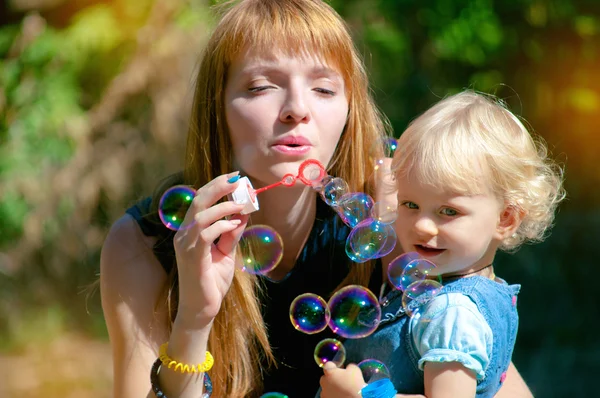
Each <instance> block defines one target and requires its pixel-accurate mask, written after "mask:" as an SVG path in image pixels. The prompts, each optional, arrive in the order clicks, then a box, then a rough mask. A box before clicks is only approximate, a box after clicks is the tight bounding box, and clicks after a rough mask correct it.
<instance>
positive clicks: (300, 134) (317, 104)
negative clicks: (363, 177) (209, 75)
mask: <svg viewBox="0 0 600 398" xmlns="http://www.w3.org/2000/svg"><path fill="white" fill-rule="evenodd" d="M225 107H226V108H225V112H226V117H227V125H228V127H229V134H230V136H231V141H232V143H233V154H234V158H235V161H236V166H237V167H239V168H240V169H241V170H243V172H245V173H246V174H248V175H249V176H250V177H252V178H253V179H254V180H255V181H256V182H259V184H260V185H264V184H271V183H273V182H276V181H279V180H281V178H282V177H283V176H284V175H285V174H288V173H290V174H293V175H297V173H298V167H299V165H300V164H301V163H302V162H303V161H304V160H306V159H317V160H319V161H320V162H321V163H323V165H325V166H327V164H328V163H329V161H330V160H331V157H332V156H333V153H334V151H335V148H336V146H337V143H338V141H339V139H340V136H341V134H342V131H343V129H344V125H345V124H346V118H347V115H348V99H347V97H346V88H345V85H344V80H343V78H342V76H341V75H340V73H339V72H338V71H336V70H335V69H334V68H332V67H331V66H328V65H327V64H326V63H324V62H323V60H321V59H319V58H316V57H311V56H298V57H289V56H287V55H284V54H282V53H278V54H257V53H254V52H252V51H249V52H246V53H244V54H243V55H241V56H240V57H238V59H237V60H236V61H235V62H233V64H232V65H231V67H230V70H229V74H228V81H227V86H226V91H225Z"/></svg>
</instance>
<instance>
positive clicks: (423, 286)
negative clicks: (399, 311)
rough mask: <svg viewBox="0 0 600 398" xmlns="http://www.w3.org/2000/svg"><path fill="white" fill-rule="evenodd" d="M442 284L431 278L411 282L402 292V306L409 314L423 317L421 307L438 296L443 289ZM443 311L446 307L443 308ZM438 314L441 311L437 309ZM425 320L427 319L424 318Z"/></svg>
mask: <svg viewBox="0 0 600 398" xmlns="http://www.w3.org/2000/svg"><path fill="white" fill-rule="evenodd" d="M442 287H443V286H442V284H441V283H439V282H437V281H434V280H430V279H424V280H418V281H415V282H413V283H411V284H410V285H409V286H408V287H407V288H406V289H404V293H403V294H402V308H403V309H404V311H405V313H406V315H408V316H418V317H419V318H420V319H422V317H421V308H423V306H424V305H425V304H427V303H428V302H430V301H431V300H432V299H433V298H434V297H435V296H437V295H438V294H439V293H440V291H441V290H442ZM440 310H441V311H443V310H445V308H441V309H440ZM435 313H436V314H440V313H441V312H438V311H435ZM423 321H425V319H423Z"/></svg>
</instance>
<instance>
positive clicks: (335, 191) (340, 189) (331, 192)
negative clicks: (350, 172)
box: [320, 177, 350, 206]
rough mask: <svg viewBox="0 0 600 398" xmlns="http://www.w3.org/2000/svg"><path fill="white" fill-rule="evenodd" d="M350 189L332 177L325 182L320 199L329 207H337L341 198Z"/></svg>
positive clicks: (343, 182) (344, 183)
mask: <svg viewBox="0 0 600 398" xmlns="http://www.w3.org/2000/svg"><path fill="white" fill-rule="evenodd" d="M349 190H350V188H349V187H348V183H347V182H346V181H345V180H344V179H342V178H339V177H334V178H332V179H330V180H328V181H327V183H326V184H325V185H323V188H322V189H321V191H320V193H321V197H322V198H323V200H324V201H325V203H327V204H328V205H329V206H337V205H338V204H339V202H340V200H341V199H342V197H343V196H344V195H345V194H347V193H348V191H349Z"/></svg>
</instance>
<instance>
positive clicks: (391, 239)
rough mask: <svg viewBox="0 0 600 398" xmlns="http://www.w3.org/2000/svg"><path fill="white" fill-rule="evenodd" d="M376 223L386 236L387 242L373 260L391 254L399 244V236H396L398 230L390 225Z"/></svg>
mask: <svg viewBox="0 0 600 398" xmlns="http://www.w3.org/2000/svg"><path fill="white" fill-rule="evenodd" d="M374 222H375V223H377V224H379V226H378V228H380V229H382V230H383V232H384V234H385V235H386V239H385V242H384V243H383V244H382V245H381V247H380V248H379V251H378V252H377V254H376V255H375V256H374V257H373V258H381V257H383V256H387V255H388V254H390V253H391V251H392V250H394V248H395V247H396V243H398V236H397V235H396V230H395V229H394V227H393V226H392V225H390V224H382V223H380V222H377V221H376V220H374Z"/></svg>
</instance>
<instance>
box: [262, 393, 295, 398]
mask: <svg viewBox="0 0 600 398" xmlns="http://www.w3.org/2000/svg"><path fill="white" fill-rule="evenodd" d="M260 398H288V396H287V395H285V394H282V393H280V392H268V393H266V394H263V395H261V396H260Z"/></svg>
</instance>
